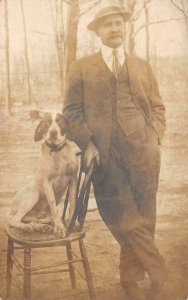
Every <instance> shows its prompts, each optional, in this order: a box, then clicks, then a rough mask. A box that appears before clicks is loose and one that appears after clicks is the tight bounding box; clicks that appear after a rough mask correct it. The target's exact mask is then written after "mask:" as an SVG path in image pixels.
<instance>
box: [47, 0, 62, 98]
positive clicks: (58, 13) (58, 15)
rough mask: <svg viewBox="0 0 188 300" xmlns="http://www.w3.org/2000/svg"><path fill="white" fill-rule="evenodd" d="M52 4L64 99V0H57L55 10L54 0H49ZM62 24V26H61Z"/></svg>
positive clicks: (51, 12) (51, 9) (60, 80)
mask: <svg viewBox="0 0 188 300" xmlns="http://www.w3.org/2000/svg"><path fill="white" fill-rule="evenodd" d="M49 5H50V14H51V18H52V24H53V28H54V33H55V43H56V49H57V60H58V69H59V82H60V91H61V98H62V100H63V95H64V72H63V65H64V49H63V39H64V27H63V1H61V2H60V3H59V1H58V0H57V1H55V7H54V10H55V12H53V11H54V10H53V5H52V1H51V0H49ZM60 26H61V28H60Z"/></svg>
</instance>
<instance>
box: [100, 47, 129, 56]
mask: <svg viewBox="0 0 188 300" xmlns="http://www.w3.org/2000/svg"><path fill="white" fill-rule="evenodd" d="M112 50H113V48H110V47H108V46H106V45H104V44H102V46H101V52H102V57H103V58H107V59H111V58H112ZM116 50H117V55H118V56H119V57H120V58H122V57H123V58H125V49H124V47H123V45H121V46H120V47H118V48H116Z"/></svg>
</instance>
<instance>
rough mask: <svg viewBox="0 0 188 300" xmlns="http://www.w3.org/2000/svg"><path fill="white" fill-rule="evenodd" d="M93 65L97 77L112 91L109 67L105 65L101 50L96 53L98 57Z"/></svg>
mask: <svg viewBox="0 0 188 300" xmlns="http://www.w3.org/2000/svg"><path fill="white" fill-rule="evenodd" d="M93 65H94V72H95V73H96V76H97V78H98V79H100V81H101V82H102V83H103V84H104V85H105V87H106V88H107V89H108V91H109V92H110V93H112V86H111V82H110V75H109V74H108V71H107V68H108V67H107V66H106V65H105V62H104V60H103V58H102V54H101V52H98V53H97V54H96V57H95V59H94V61H93Z"/></svg>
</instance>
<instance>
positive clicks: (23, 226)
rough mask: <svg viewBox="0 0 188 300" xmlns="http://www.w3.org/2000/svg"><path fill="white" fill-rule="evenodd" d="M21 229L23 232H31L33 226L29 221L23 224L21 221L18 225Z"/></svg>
mask: <svg viewBox="0 0 188 300" xmlns="http://www.w3.org/2000/svg"><path fill="white" fill-rule="evenodd" d="M20 229H21V231H23V232H32V231H33V226H32V224H31V223H28V224H24V223H22V224H21V226H20Z"/></svg>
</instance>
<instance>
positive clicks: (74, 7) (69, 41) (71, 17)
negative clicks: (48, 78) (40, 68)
mask: <svg viewBox="0 0 188 300" xmlns="http://www.w3.org/2000/svg"><path fill="white" fill-rule="evenodd" d="M78 19H79V3H78V1H72V2H71V3H70V4H69V6H68V13H67V34H66V36H67V38H66V45H65V46H66V48H65V50H66V51H65V54H66V64H65V68H66V74H67V73H68V71H69V67H70V65H71V64H72V62H73V61H74V60H76V48H77V29H78Z"/></svg>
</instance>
